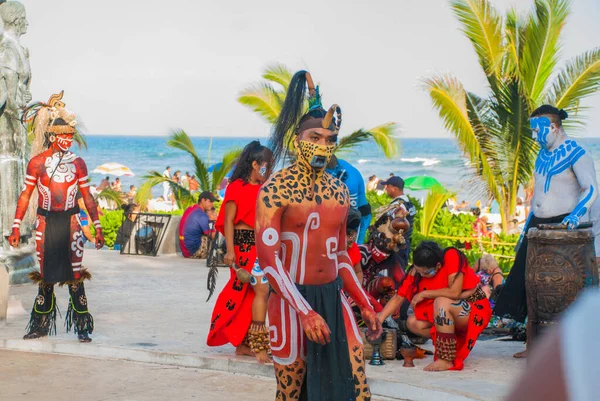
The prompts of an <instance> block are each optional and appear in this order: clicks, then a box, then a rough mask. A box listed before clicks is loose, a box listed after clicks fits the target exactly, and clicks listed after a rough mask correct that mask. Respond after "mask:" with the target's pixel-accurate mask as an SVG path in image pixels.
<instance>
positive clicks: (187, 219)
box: [179, 191, 217, 259]
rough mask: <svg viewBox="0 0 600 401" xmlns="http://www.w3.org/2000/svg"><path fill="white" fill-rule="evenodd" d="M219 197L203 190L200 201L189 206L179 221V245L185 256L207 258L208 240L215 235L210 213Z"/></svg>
mask: <svg viewBox="0 0 600 401" xmlns="http://www.w3.org/2000/svg"><path fill="white" fill-rule="evenodd" d="M216 201H217V197H216V196H215V195H213V194H212V192H208V191H205V192H202V193H201V194H200V197H198V203H197V204H196V205H192V206H190V207H188V208H187V209H186V210H185V212H183V216H181V221H180V222H179V246H180V248H181V253H182V254H183V256H184V257H185V258H192V259H206V255H207V253H208V243H207V242H208V241H207V240H206V237H212V236H214V230H213V229H212V228H211V218H210V216H209V213H210V211H211V210H213V209H214V204H213V202H216Z"/></svg>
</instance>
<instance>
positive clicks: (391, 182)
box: [383, 175, 417, 269]
mask: <svg viewBox="0 0 600 401" xmlns="http://www.w3.org/2000/svg"><path fill="white" fill-rule="evenodd" d="M383 185H385V192H386V193H387V194H388V196H389V197H391V198H392V201H391V202H390V205H397V206H400V205H404V208H405V209H406V211H407V212H408V214H407V216H406V220H408V223H409V224H410V227H409V229H408V230H407V231H406V232H404V233H403V236H404V240H405V241H406V247H405V248H403V249H400V250H399V251H398V252H396V257H397V258H398V262H399V263H400V265H401V266H402V268H403V269H406V267H407V266H408V257H409V253H410V243H411V239H412V233H413V225H414V221H415V215H416V214H417V209H416V208H415V206H414V205H413V204H412V202H411V201H410V199H408V196H406V195H405V194H404V180H403V179H402V178H400V177H397V176H395V175H393V176H391V177H390V178H389V179H388V180H387V181H384V182H383Z"/></svg>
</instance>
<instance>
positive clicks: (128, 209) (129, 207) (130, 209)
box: [121, 203, 139, 214]
mask: <svg viewBox="0 0 600 401" xmlns="http://www.w3.org/2000/svg"><path fill="white" fill-rule="evenodd" d="M138 206H139V205H138V204H137V203H127V204H123V205H121V208H122V209H123V213H124V214H130V213H131V212H133V209H135V208H136V207H138Z"/></svg>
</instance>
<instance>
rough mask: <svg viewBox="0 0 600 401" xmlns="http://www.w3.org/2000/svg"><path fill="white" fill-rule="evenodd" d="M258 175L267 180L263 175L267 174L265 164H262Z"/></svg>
mask: <svg viewBox="0 0 600 401" xmlns="http://www.w3.org/2000/svg"><path fill="white" fill-rule="evenodd" d="M258 174H260V175H261V177H263V178H267V177H265V175H266V174H267V164H266V163H265V164H263V165H262V167H261V168H260V169H259V170H258Z"/></svg>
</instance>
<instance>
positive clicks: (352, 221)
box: [346, 208, 362, 230]
mask: <svg viewBox="0 0 600 401" xmlns="http://www.w3.org/2000/svg"><path fill="white" fill-rule="evenodd" d="M361 218H362V215H361V214H360V212H359V211H358V210H356V209H353V208H350V210H349V211H348V218H347V219H346V230H358V227H360V219H361Z"/></svg>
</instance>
